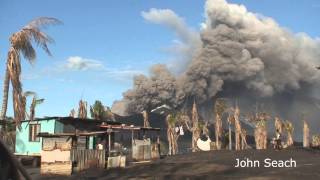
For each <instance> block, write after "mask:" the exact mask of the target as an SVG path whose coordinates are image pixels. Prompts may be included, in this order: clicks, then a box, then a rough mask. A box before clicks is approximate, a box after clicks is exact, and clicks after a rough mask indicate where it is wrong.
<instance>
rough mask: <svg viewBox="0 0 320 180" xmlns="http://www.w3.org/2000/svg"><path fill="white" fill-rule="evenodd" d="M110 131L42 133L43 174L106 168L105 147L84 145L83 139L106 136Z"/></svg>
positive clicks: (63, 173) (68, 173) (65, 173)
mask: <svg viewBox="0 0 320 180" xmlns="http://www.w3.org/2000/svg"><path fill="white" fill-rule="evenodd" d="M107 133H110V131H95V132H88V133H86V132H83V133H81V132H80V133H59V134H48V133H40V134H39V136H40V137H42V138H43V143H42V151H41V174H59V175H70V174H72V173H73V172H79V171H82V170H85V169H87V168H92V167H95V168H105V156H106V150H105V149H95V148H90V146H88V145H87V146H84V143H85V142H83V141H82V140H85V139H87V140H89V139H90V137H97V136H104V135H105V134H107Z"/></svg>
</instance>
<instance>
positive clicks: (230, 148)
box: [229, 123, 232, 150]
mask: <svg viewBox="0 0 320 180" xmlns="http://www.w3.org/2000/svg"><path fill="white" fill-rule="evenodd" d="M229 150H232V138H231V123H229Z"/></svg>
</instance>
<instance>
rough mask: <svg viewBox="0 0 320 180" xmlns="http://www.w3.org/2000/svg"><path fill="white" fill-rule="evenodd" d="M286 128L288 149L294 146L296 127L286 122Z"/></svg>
mask: <svg viewBox="0 0 320 180" xmlns="http://www.w3.org/2000/svg"><path fill="white" fill-rule="evenodd" d="M284 128H285V130H286V132H287V142H286V144H287V147H289V146H292V145H293V138H292V135H293V130H294V127H293V125H292V123H291V122H290V121H288V120H287V121H285V122H284Z"/></svg>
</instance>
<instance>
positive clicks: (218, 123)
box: [215, 114, 222, 150]
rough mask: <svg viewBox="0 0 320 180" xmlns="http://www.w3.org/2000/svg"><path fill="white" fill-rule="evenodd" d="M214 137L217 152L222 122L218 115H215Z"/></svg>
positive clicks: (219, 144)
mask: <svg viewBox="0 0 320 180" xmlns="http://www.w3.org/2000/svg"><path fill="white" fill-rule="evenodd" d="M215 135H216V147H217V150H220V149H221V142H220V139H221V135H222V121H221V117H220V115H219V114H216V123H215Z"/></svg>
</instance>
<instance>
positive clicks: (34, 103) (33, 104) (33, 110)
mask: <svg viewBox="0 0 320 180" xmlns="http://www.w3.org/2000/svg"><path fill="white" fill-rule="evenodd" d="M24 95H25V97H27V96H31V95H32V96H33V97H32V102H31V105H30V109H29V111H30V115H29V119H30V121H33V120H34V118H35V113H36V107H37V105H39V104H42V103H43V102H44V99H38V96H37V93H35V92H32V91H26V92H25V93H24Z"/></svg>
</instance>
